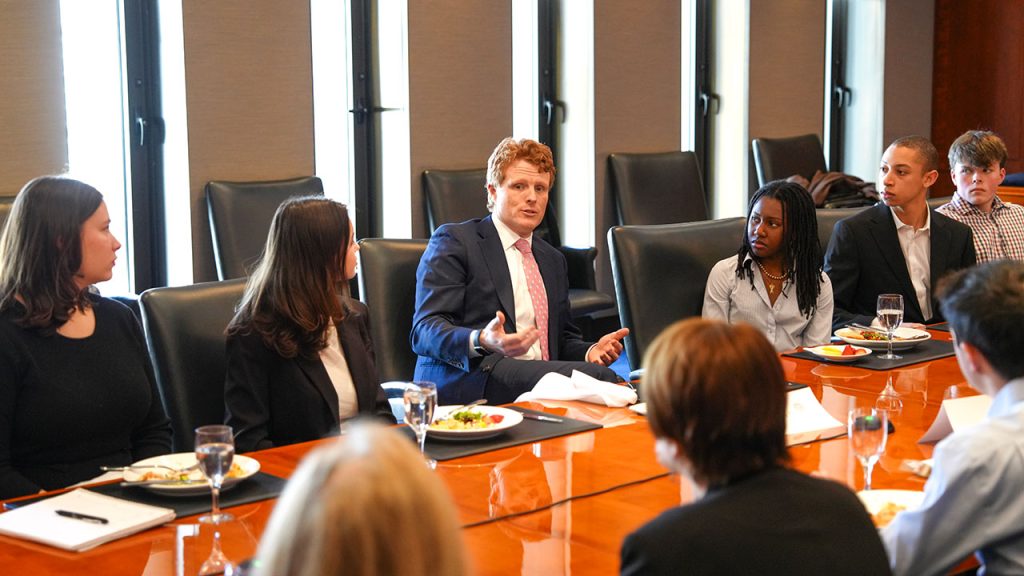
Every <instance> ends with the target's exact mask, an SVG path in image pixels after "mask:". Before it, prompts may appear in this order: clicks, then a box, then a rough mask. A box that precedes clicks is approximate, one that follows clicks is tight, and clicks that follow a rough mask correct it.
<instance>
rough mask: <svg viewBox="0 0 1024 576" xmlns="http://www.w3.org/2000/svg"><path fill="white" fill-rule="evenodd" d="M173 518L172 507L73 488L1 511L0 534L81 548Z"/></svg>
mask: <svg viewBox="0 0 1024 576" xmlns="http://www.w3.org/2000/svg"><path fill="white" fill-rule="evenodd" d="M171 520H174V510H171V509H170V508H161V507H158V506H150V505H148V504H139V503H137V502H129V501H128V500H122V499H121V498H114V497H112V496H106V495H104V494H98V493H96V492H93V491H91V490H84V489H78V490H72V491H70V492H65V493H64V494H60V495H59V496H54V497H52V498H46V499H45V500H40V501H38V502H34V503H32V504H29V505H27V506H22V507H21V508H18V509H16V510H11V511H10V512H6V513H4V514H0V534H5V535H8V536H14V537H15V538H24V539H26V540H33V541H35V542H40V543H42V544H47V545H49V546H54V547H56V548H63V549H65V550H72V551H75V552H82V551H84V550H89V549H90V548H95V547H96V546H99V545H100V544H103V543H106V542H110V541H112V540H117V539H118V538H124V537H125V536H129V535H131V534H135V533H136V532H141V531H143V530H146V529H148V528H152V527H153V526H159V525H161V524H165V523H167V522H170V521H171Z"/></svg>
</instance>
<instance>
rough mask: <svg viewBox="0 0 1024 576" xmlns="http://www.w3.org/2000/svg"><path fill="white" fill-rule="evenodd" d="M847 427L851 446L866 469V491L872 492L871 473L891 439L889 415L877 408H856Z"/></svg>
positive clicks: (848, 419)
mask: <svg viewBox="0 0 1024 576" xmlns="http://www.w3.org/2000/svg"><path fill="white" fill-rule="evenodd" d="M847 426H848V430H849V434H850V446H851V447H852V448H853V453H854V454H855V455H856V456H857V460H860V465H861V466H862V467H863V468H864V489H865V490H871V472H872V470H874V467H875V464H876V463H877V462H878V459H879V458H881V456H882V453H883V452H885V442H886V440H887V439H888V437H889V418H888V414H887V413H886V412H885V410H878V409H877V408H868V407H860V408H854V409H853V410H850V415H849V417H848V418H847Z"/></svg>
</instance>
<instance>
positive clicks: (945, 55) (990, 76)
mask: <svg viewBox="0 0 1024 576" xmlns="http://www.w3.org/2000/svg"><path fill="white" fill-rule="evenodd" d="M935 11H936V13H935V76H934V78H935V79H934V83H933V87H934V88H933V92H932V94H933V99H932V108H933V115H932V140H933V141H934V142H935V146H936V147H937V148H938V149H939V152H940V154H941V155H942V156H943V159H945V157H946V153H947V152H948V150H949V146H950V144H952V143H953V140H955V139H956V138H957V136H959V135H960V134H962V133H963V132H965V131H967V130H977V129H983V130H993V131H995V132H996V133H997V134H999V136H1000V137H1002V139H1003V140H1004V141H1005V142H1006V147H1007V149H1008V150H1009V153H1010V157H1009V160H1008V161H1007V165H1006V171H1007V172H1022V171H1024V99H1022V98H1021V94H1024V2H1018V1H1013V2H1007V1H1006V0H971V1H970V2H962V1H958V0H936V2H935ZM947 169H948V166H947V165H946V164H945V160H944V162H943V170H947ZM933 192H934V193H938V194H940V195H948V194H951V193H952V192H953V185H952V182H951V181H950V178H949V177H948V176H946V174H945V173H943V174H942V175H940V177H939V182H938V183H937V184H936V186H935V189H934V191H933Z"/></svg>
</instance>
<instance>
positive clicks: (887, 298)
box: [877, 294, 903, 360]
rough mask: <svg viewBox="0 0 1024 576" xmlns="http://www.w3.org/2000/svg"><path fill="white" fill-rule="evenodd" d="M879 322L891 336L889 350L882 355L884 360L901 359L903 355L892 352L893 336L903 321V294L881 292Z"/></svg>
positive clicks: (878, 310) (878, 309) (887, 334)
mask: <svg viewBox="0 0 1024 576" xmlns="http://www.w3.org/2000/svg"><path fill="white" fill-rule="evenodd" d="M877 315H878V323H879V324H881V325H882V328H884V329H885V333H886V336H888V337H889V352H888V353H887V354H885V355H883V356H880V358H882V359H883V360H899V359H900V358H902V356H898V355H896V354H893V353H892V338H893V335H894V334H895V332H896V329H897V328H899V326H900V323H901V322H903V295H902V294H879V296H878V307H877Z"/></svg>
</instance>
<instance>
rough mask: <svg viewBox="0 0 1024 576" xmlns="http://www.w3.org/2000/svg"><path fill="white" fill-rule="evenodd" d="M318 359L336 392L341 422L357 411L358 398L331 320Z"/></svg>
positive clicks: (336, 331)
mask: <svg viewBox="0 0 1024 576" xmlns="http://www.w3.org/2000/svg"><path fill="white" fill-rule="evenodd" d="M320 361H321V362H323V364H324V368H325V369H327V376H328V377H329V378H330V379H331V384H333V385H334V391H335V392H337V393H338V422H343V421H345V420H346V419H348V418H352V417H353V416H355V415H356V414H358V413H359V400H358V399H357V398H356V385H355V383H354V382H352V372H350V371H349V369H348V361H346V360H345V353H344V352H343V351H342V349H341V341H339V340H338V330H337V329H336V328H335V327H334V323H333V322H332V323H331V325H330V327H329V328H328V329H327V347H326V348H324V349H323V350H321V351H320Z"/></svg>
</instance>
